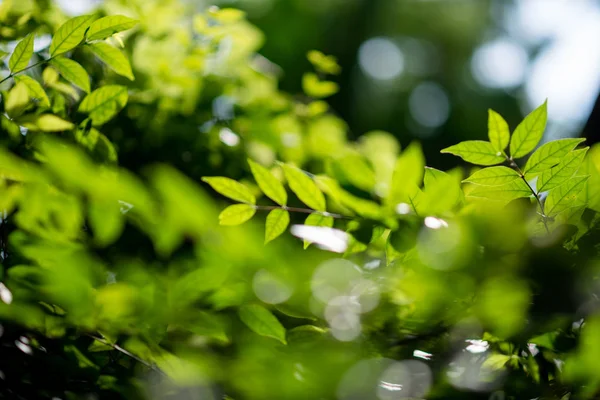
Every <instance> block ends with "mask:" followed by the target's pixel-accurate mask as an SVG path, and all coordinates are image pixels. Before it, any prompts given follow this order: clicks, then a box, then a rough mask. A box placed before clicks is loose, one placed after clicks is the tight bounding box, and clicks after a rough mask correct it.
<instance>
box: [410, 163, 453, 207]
mask: <svg viewBox="0 0 600 400" xmlns="http://www.w3.org/2000/svg"><path fill="white" fill-rule="evenodd" d="M424 181H425V187H424V189H423V192H422V193H419V192H418V191H417V192H415V196H413V197H412V198H411V200H412V201H411V202H410V203H411V204H412V205H413V208H415V209H418V211H417V210H416V211H417V212H418V213H421V212H425V213H427V214H442V213H444V212H446V211H449V210H451V209H452V208H454V206H455V205H456V204H457V203H458V201H459V200H460V199H461V188H460V178H457V177H454V176H451V175H449V174H447V173H445V172H443V171H440V170H437V169H435V168H430V167H425V179H424ZM417 203H418V204H417Z"/></svg>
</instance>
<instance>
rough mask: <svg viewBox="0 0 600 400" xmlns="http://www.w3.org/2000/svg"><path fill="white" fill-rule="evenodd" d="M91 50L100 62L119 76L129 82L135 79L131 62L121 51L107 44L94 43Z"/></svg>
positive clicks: (90, 46)
mask: <svg viewBox="0 0 600 400" xmlns="http://www.w3.org/2000/svg"><path fill="white" fill-rule="evenodd" d="M89 49H90V50H91V51H92V52H93V53H94V54H95V55H96V57H98V58H99V59H100V61H102V62H103V63H104V64H106V65H107V66H108V67H109V68H110V69H112V70H113V71H115V72H116V73H117V74H119V75H121V76H124V77H125V78H128V79H129V80H134V79H135V78H134V76H133V72H132V71H131V65H130V64H129V60H128V59H127V57H125V54H123V53H122V52H121V50H119V49H117V48H116V47H114V46H111V45H110V44H108V43H105V42H98V43H92V44H90V45H89Z"/></svg>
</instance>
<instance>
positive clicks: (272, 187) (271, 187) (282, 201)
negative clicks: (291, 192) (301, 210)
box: [248, 159, 287, 206]
mask: <svg viewBox="0 0 600 400" xmlns="http://www.w3.org/2000/svg"><path fill="white" fill-rule="evenodd" d="M248 164H250V169H251V170H252V175H253V176H254V179H255V180H256V183H258V187H259V188H260V190H262V192H263V193H264V194H265V195H267V197H269V198H270V199H271V200H273V201H274V202H275V203H277V204H279V205H280V206H285V205H286V204H287V192H286V191H285V188H284V187H283V185H282V184H281V182H279V180H278V179H277V178H275V176H273V174H272V173H271V171H269V170H268V169H267V168H265V167H263V166H262V165H260V164H258V163H256V162H254V161H252V160H250V159H248Z"/></svg>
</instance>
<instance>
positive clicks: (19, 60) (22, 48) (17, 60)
mask: <svg viewBox="0 0 600 400" xmlns="http://www.w3.org/2000/svg"><path fill="white" fill-rule="evenodd" d="M32 55H33V34H32V33H30V34H29V35H27V36H25V37H24V38H23V39H22V40H21V41H20V42H19V43H17V46H16V47H15V50H14V51H13V53H12V56H10V59H9V60H8V68H10V72H12V73H13V74H14V73H15V72H18V71H21V70H22V69H24V68H26V67H27V65H28V64H29V60H30V59H31V56H32Z"/></svg>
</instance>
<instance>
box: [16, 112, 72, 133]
mask: <svg viewBox="0 0 600 400" xmlns="http://www.w3.org/2000/svg"><path fill="white" fill-rule="evenodd" d="M16 122H17V123H18V124H19V125H21V126H24V127H25V128H27V129H29V130H31V131H42V132H61V131H68V130H70V129H73V128H74V127H75V125H73V124H72V123H71V122H69V121H65V120H64V119H62V118H60V117H57V116H56V115H54V114H31V115H23V116H22V117H19V118H17V119H16Z"/></svg>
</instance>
